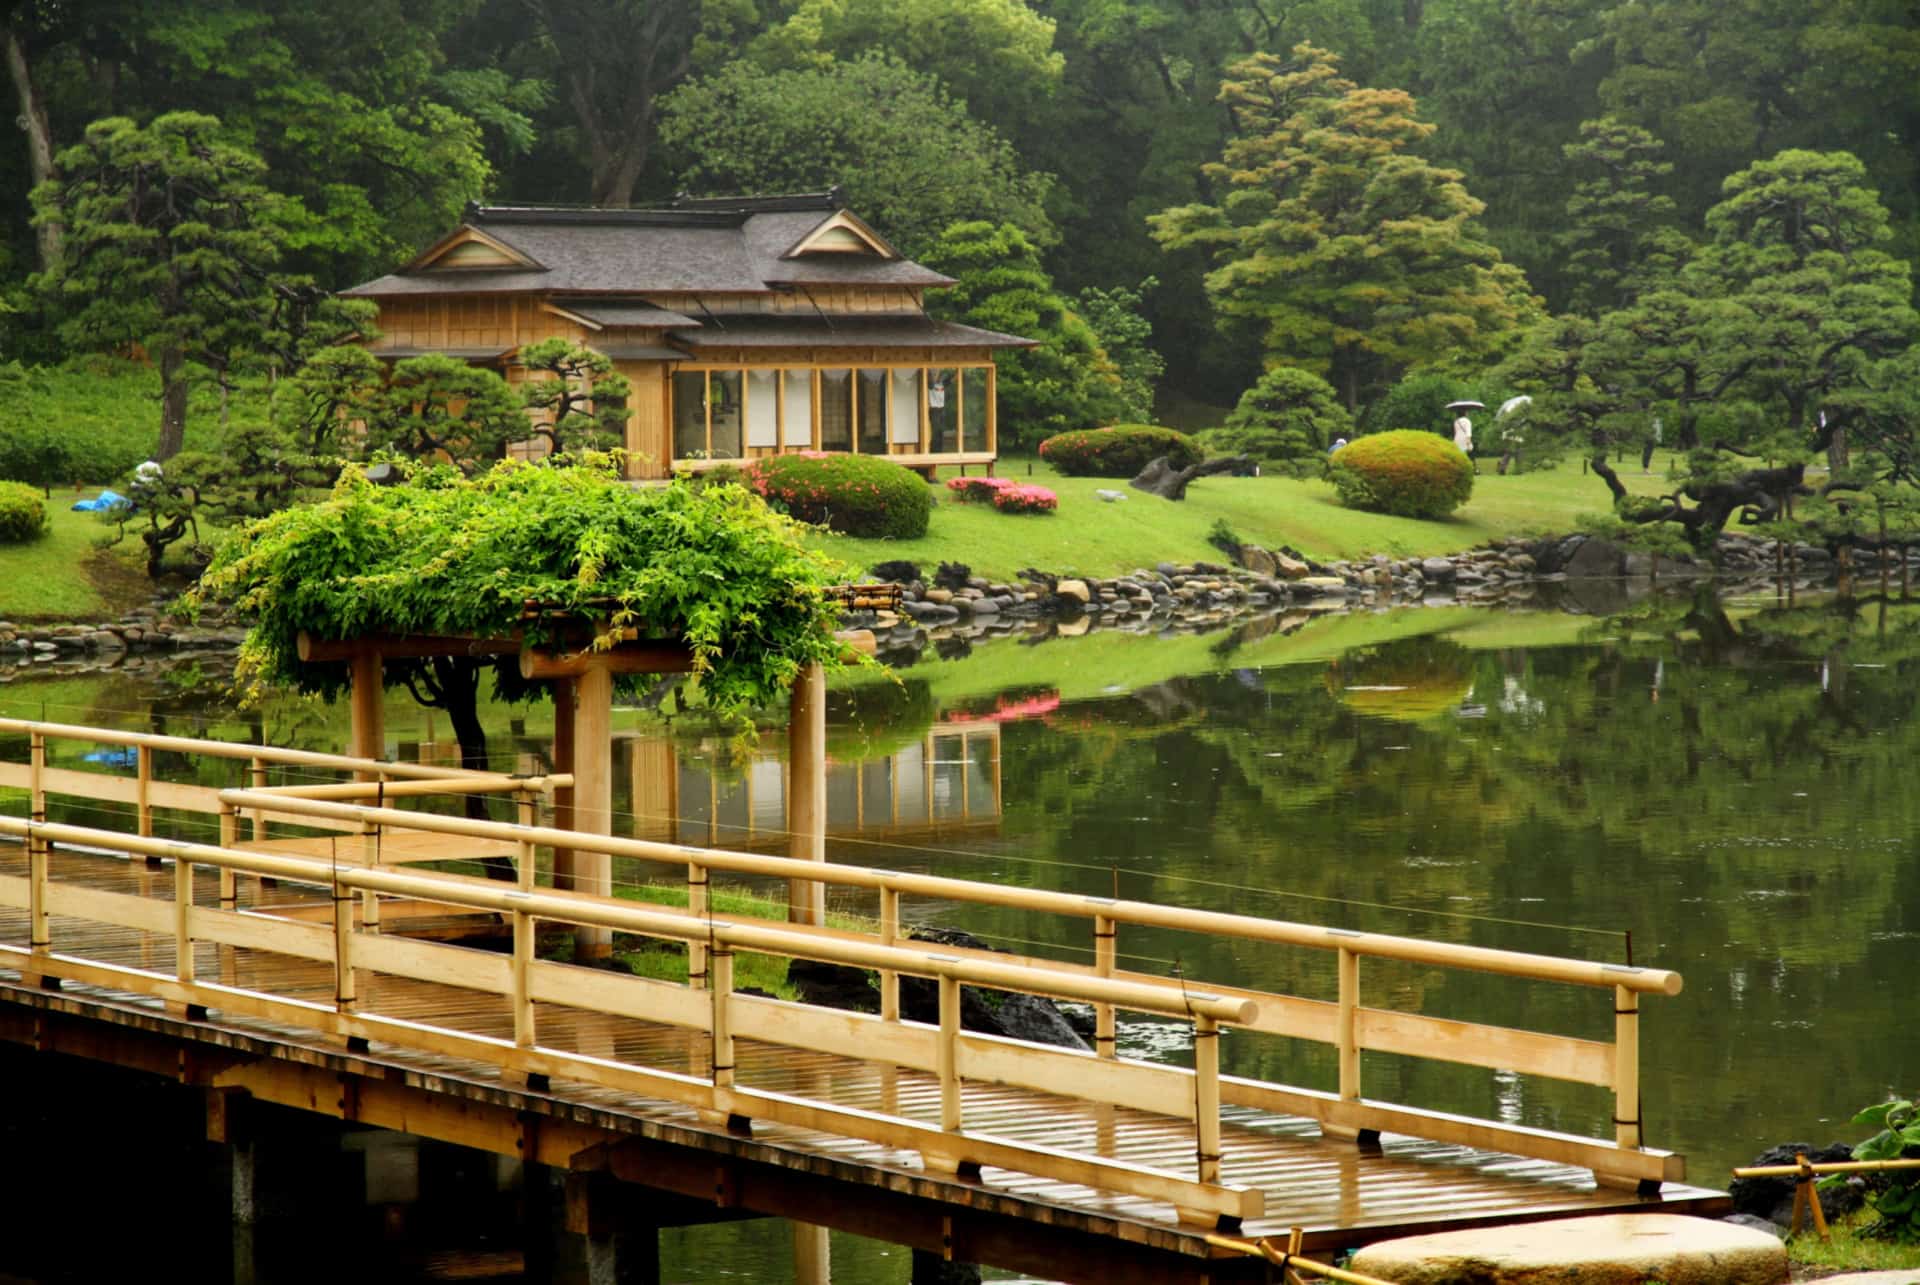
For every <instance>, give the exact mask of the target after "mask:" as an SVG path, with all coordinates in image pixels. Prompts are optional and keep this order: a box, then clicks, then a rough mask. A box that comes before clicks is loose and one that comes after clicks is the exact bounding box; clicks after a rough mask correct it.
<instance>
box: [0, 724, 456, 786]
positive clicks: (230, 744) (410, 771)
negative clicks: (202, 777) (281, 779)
mask: <svg viewBox="0 0 1920 1285" xmlns="http://www.w3.org/2000/svg"><path fill="white" fill-rule="evenodd" d="M36 732H37V733H39V734H40V735H42V736H45V737H47V738H48V739H50V740H62V741H84V742H86V743H88V744H92V745H125V746H132V747H135V748H145V749H149V750H166V751H171V752H173V753H177V754H194V755H202V756H205V757H208V758H229V759H248V760H252V759H259V760H261V761H263V762H267V763H278V764H282V765H284V766H289V767H324V768H333V769H336V770H338V771H342V772H371V771H376V770H377V771H378V772H380V773H382V774H384V775H386V776H391V777H395V778H399V779H405V780H420V781H425V780H444V779H446V778H448V777H460V776H471V775H474V772H473V770H472V769H471V768H460V767H441V766H438V765H436V764H431V763H401V762H397V761H393V760H388V759H361V758H352V757H350V756H348V755H345V754H326V753H322V752H320V751H318V750H295V749H285V748H282V747H280V746H276V745H252V744H248V743H245V742H242V741H214V740H196V739H194V738H193V737H190V736H165V735H161V734H159V733H156V732H123V731H118V730H116V729H113V728H107V727H85V726H81V725H79V724H74V723H48V722H44V721H40V720H36V719H26V718H0V734H4V733H12V734H14V735H27V736H31V735H33V734H34V733H36Z"/></svg>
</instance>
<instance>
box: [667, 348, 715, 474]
mask: <svg viewBox="0 0 1920 1285" xmlns="http://www.w3.org/2000/svg"><path fill="white" fill-rule="evenodd" d="M673 454H674V458H676V459H683V460H687V459H692V460H699V459H705V458H706V456H707V372H706V371H704V370H676V371H675V372H673Z"/></svg>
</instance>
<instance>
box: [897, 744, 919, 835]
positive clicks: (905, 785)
mask: <svg viewBox="0 0 1920 1285" xmlns="http://www.w3.org/2000/svg"><path fill="white" fill-rule="evenodd" d="M893 762H894V772H895V776H894V779H895V781H897V782H898V785H897V787H896V791H895V797H896V798H897V799H898V800H899V811H898V812H897V813H896V814H895V816H894V820H895V821H896V822H898V823H899V824H900V825H912V824H914V823H915V822H924V821H925V820H926V819H927V762H926V753H925V751H924V749H923V748H922V747H921V746H919V745H909V746H908V747H907V748H906V749H904V750H901V751H900V752H899V753H898V754H896V755H894V756H893Z"/></svg>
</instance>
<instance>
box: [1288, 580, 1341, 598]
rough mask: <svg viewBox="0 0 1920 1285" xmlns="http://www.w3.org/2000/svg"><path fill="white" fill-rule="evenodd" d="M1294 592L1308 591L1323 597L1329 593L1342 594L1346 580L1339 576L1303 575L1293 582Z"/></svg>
mask: <svg viewBox="0 0 1920 1285" xmlns="http://www.w3.org/2000/svg"><path fill="white" fill-rule="evenodd" d="M1293 590H1294V592H1295V593H1310V594H1317V595H1320V596H1322V597H1325V596H1327V595H1329V594H1341V595H1344V594H1345V593H1346V592H1347V582H1346V581H1345V580H1342V579H1341V578H1340V577H1339V576H1304V577H1302V578H1301V579H1299V580H1296V581H1294V582H1293Z"/></svg>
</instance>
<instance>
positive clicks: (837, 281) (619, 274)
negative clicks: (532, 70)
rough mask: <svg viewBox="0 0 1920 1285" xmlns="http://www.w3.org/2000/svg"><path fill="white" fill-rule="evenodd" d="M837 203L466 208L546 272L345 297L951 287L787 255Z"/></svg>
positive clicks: (933, 275) (481, 273)
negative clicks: (634, 207)
mask: <svg viewBox="0 0 1920 1285" xmlns="http://www.w3.org/2000/svg"><path fill="white" fill-rule="evenodd" d="M839 208H840V207H839V205H838V198H837V196H836V195H834V194H831V193H822V194H804V195H801V196H794V197H763V198H745V197H728V198H718V199H710V200H701V201H682V202H680V203H679V204H677V205H676V206H674V207H672V208H668V209H663V210H602V209H594V208H590V207H584V206H572V207H551V208H548V207H530V206H494V207H480V206H469V207H468V210H467V219H466V223H465V225H464V226H465V227H468V228H472V229H475V230H477V231H480V232H484V233H485V234H486V235H487V236H488V237H491V238H492V239H494V240H496V241H499V242H501V243H502V244H504V245H507V246H510V247H511V248H512V249H514V250H516V251H518V252H520V253H521V254H523V255H525V256H526V257H527V258H528V259H531V260H533V261H534V262H535V263H538V264H539V265H541V268H540V269H531V268H502V269H498V270H494V269H473V268H459V269H447V270H442V271H434V270H432V269H431V268H426V269H419V268H410V269H403V270H402V271H400V272H396V273H393V274H391V275H389V276H384V277H381V278H379V279H377V280H374V281H369V282H366V283H365V284H363V285H358V286H355V287H354V288H353V289H351V290H348V291H346V292H345V293H346V294H348V295H352V296H360V297H376V298H377V297H392V296H422V295H439V294H497V293H518V292H526V291H533V292H540V293H544V294H549V295H553V294H578V295H608V294H612V295H635V294H646V293H654V292H669V291H671V292H701V293H708V292H711V293H728V294H739V293H744V294H764V293H768V292H771V291H772V290H774V289H775V288H778V287H783V286H784V287H805V286H812V285H820V286H826V285H839V286H846V285H852V286H861V285H871V286H909V287H912V286H941V285H950V284H952V282H951V279H950V278H948V277H944V276H941V275H940V274H939V273H937V272H934V271H933V270H931V269H929V268H924V267H921V266H920V265H919V264H917V263H914V262H913V261H911V260H909V259H901V258H891V259H889V258H883V257H880V256H877V255H875V256H869V255H856V254H807V255H798V256H795V257H793V258H790V259H785V258H782V257H781V256H782V255H784V254H786V252H787V251H788V250H790V249H792V248H793V246H794V245H795V244H797V243H798V242H799V241H801V240H802V239H803V238H804V237H805V236H806V235H807V234H808V233H809V232H811V231H812V230H813V229H815V228H817V227H819V226H820V225H821V224H822V223H824V222H826V221H827V220H829V219H831V218H833V217H834V215H835V213H836V212H837V211H838V209H839Z"/></svg>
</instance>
